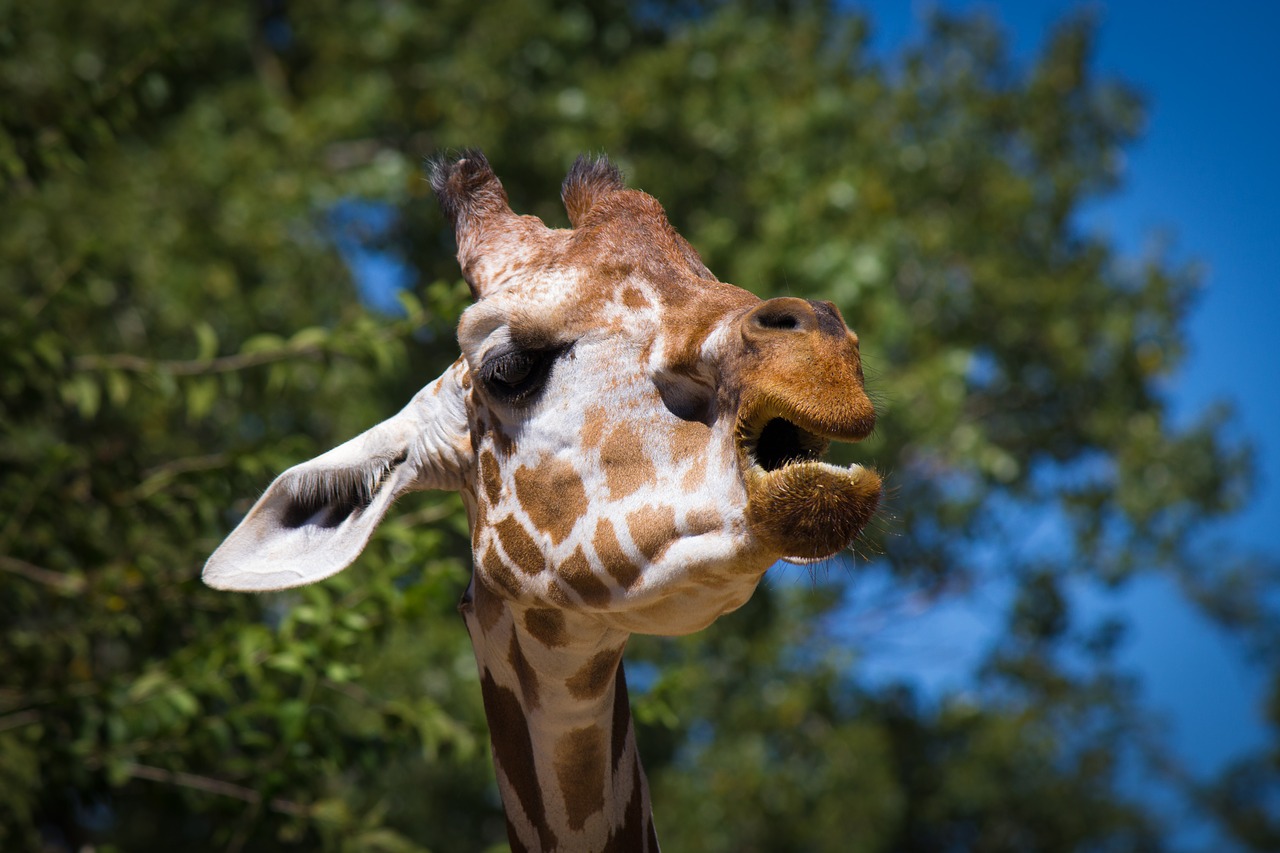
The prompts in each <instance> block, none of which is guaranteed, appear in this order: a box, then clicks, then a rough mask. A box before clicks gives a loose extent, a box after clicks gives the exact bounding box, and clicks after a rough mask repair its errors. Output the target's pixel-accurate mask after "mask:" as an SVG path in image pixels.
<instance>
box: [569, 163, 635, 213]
mask: <svg viewBox="0 0 1280 853" xmlns="http://www.w3.org/2000/svg"><path fill="white" fill-rule="evenodd" d="M625 188H626V183H625V182H624V180H623V177H622V171H621V170H620V169H619V168H618V167H617V166H615V165H614V164H613V163H612V162H611V161H610V160H609V158H608V157H605V156H603V155H602V156H600V157H590V156H588V155H586V154H580V155H578V159H577V160H575V161H574V163H573V167H572V168H571V169H569V174H567V175H565V178H564V183H563V184H561V185H560V199H561V200H562V201H563V202H564V209H565V211H566V212H567V213H568V214H569V222H570V223H571V224H572V225H573V227H574V228H577V227H578V226H579V225H580V224H582V222H583V220H585V219H586V218H587V214H589V213H590V212H591V208H593V207H595V206H596V204H597V203H598V202H599V201H600V200H601V199H602V198H604V197H605V196H607V195H610V194H612V193H616V192H618V191H620V190H622V189H625Z"/></svg>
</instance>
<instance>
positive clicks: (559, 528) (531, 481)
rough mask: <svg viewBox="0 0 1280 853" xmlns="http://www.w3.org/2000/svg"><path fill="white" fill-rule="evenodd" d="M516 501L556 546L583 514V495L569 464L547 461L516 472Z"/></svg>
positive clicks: (580, 481) (585, 508) (559, 460)
mask: <svg viewBox="0 0 1280 853" xmlns="http://www.w3.org/2000/svg"><path fill="white" fill-rule="evenodd" d="M515 482H516V499H517V500H519V501H520V505H521V506H522V507H524V511H525V512H527V513H528V514H529V518H530V520H531V521H533V523H534V525H535V526H537V528H538V529H539V530H541V531H542V532H543V533H546V534H547V535H548V536H550V537H551V541H552V542H554V543H555V544H556V545H559V544H560V543H561V542H563V541H564V540H565V538H566V537H567V536H568V535H569V531H571V530H573V525H574V524H575V523H576V522H577V520H578V518H579V517H580V516H581V515H582V514H583V513H584V512H586V511H587V491H586V489H585V488H584V487H583V485H582V478H581V477H580V476H578V471H577V469H575V468H574V467H573V463H571V462H569V461H567V460H564V459H554V458H553V459H547V460H545V461H543V462H542V463H541V464H540V465H538V467H536V468H527V467H523V466H522V467H520V468H519V469H517V470H516V474H515Z"/></svg>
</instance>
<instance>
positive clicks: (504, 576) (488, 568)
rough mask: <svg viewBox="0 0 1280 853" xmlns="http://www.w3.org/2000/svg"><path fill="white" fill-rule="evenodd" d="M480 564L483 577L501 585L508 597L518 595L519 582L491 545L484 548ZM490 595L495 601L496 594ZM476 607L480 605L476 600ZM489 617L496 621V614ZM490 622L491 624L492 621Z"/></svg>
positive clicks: (498, 605)
mask: <svg viewBox="0 0 1280 853" xmlns="http://www.w3.org/2000/svg"><path fill="white" fill-rule="evenodd" d="M480 565H481V567H482V568H483V569H484V573H485V578H487V579H488V580H491V581H493V582H494V583H495V584H497V585H498V586H499V587H501V589H502V591H503V592H505V593H506V594H507V595H508V596H509V597H510V598H519V597H520V582H519V581H517V580H516V576H515V575H514V574H512V573H511V569H509V568H507V564H506V563H504V562H502V557H501V556H499V554H498V552H497V551H495V550H493V546H492V545H490V546H489V547H488V548H485V549H484V558H483V559H481V561H480ZM490 592H494V590H490ZM491 597H492V598H494V600H495V602H496V600H497V596H496V595H495V596H491ZM494 606H495V607H500V604H499V603H495V605H494ZM476 607H477V608H479V607H480V603H479V601H477V602H476ZM493 612H500V611H493ZM482 615H483V614H482ZM491 618H492V619H493V620H494V621H497V616H492V617H491ZM490 624H491V626H492V623H490Z"/></svg>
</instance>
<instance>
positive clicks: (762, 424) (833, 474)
mask: <svg viewBox="0 0 1280 853" xmlns="http://www.w3.org/2000/svg"><path fill="white" fill-rule="evenodd" d="M806 426H809V427H812V424H810V423H808V422H807V420H806V419H805V418H804V417H803V416H802V415H800V414H799V413H798V412H790V411H788V412H777V411H767V412H765V413H764V414H763V416H761V415H760V414H757V416H756V417H750V416H748V417H744V418H742V419H741V420H740V421H739V424H738V434H737V438H738V450H739V454H740V459H741V463H742V471H743V479H744V481H745V484H746V487H747V510H746V516H747V523H748V525H749V526H750V527H751V529H752V531H753V532H754V533H755V534H756V536H757V538H759V539H760V540H761V541H762V542H763V543H764V544H765V545H766V546H767V547H769V548H770V549H771V550H773V551H775V552H776V553H777V554H778V555H779V556H780V557H781V558H782V559H784V560H787V561H789V562H794V563H812V562H816V561H819V560H823V559H826V558H827V557H830V556H831V555H833V554H835V553H837V552H838V551H840V550H842V549H843V548H845V547H846V546H848V545H849V544H850V543H851V542H852V541H853V540H854V538H855V537H857V535H858V534H859V533H860V532H861V531H862V529H863V527H865V526H866V524H867V522H868V521H869V520H870V519H871V516H872V515H873V514H874V513H875V510H876V507H877V506H878V505H879V502H880V489H881V485H880V477H879V476H878V475H877V474H876V473H875V472H874V471H872V470H870V469H868V468H864V467H863V466H861V465H857V464H854V465H850V466H849V467H847V468H842V467H840V466H837V465H832V464H830V463H827V462H824V461H822V457H823V455H824V454H825V453H826V451H827V449H828V447H830V445H831V438H830V437H828V436H826V435H823V434H822V433H820V432H815V431H813V429H811V428H810V429H806Z"/></svg>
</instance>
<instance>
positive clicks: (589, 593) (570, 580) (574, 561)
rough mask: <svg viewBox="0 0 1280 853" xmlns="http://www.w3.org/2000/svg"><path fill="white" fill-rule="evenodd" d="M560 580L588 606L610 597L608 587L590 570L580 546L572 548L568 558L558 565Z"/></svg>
mask: <svg viewBox="0 0 1280 853" xmlns="http://www.w3.org/2000/svg"><path fill="white" fill-rule="evenodd" d="M558 574H559V575H560V578H561V580H563V581H564V582H565V583H566V584H568V585H569V588H570V589H572V590H573V591H574V592H576V593H577V594H578V595H580V596H581V597H582V602H583V603H584V604H586V605H587V606H589V607H600V606H602V605H604V604H607V603H608V601H609V599H610V598H612V593H610V592H609V587H607V586H605V585H604V582H603V581H601V580H600V578H598V577H596V573H595V572H593V571H592V570H591V563H590V562H588V561H587V557H586V555H585V554H583V553H582V548H580V547H579V548H574V549H573V553H572V554H570V555H569V559H567V560H565V561H564V562H563V563H561V564H560V566H559V567H558Z"/></svg>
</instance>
